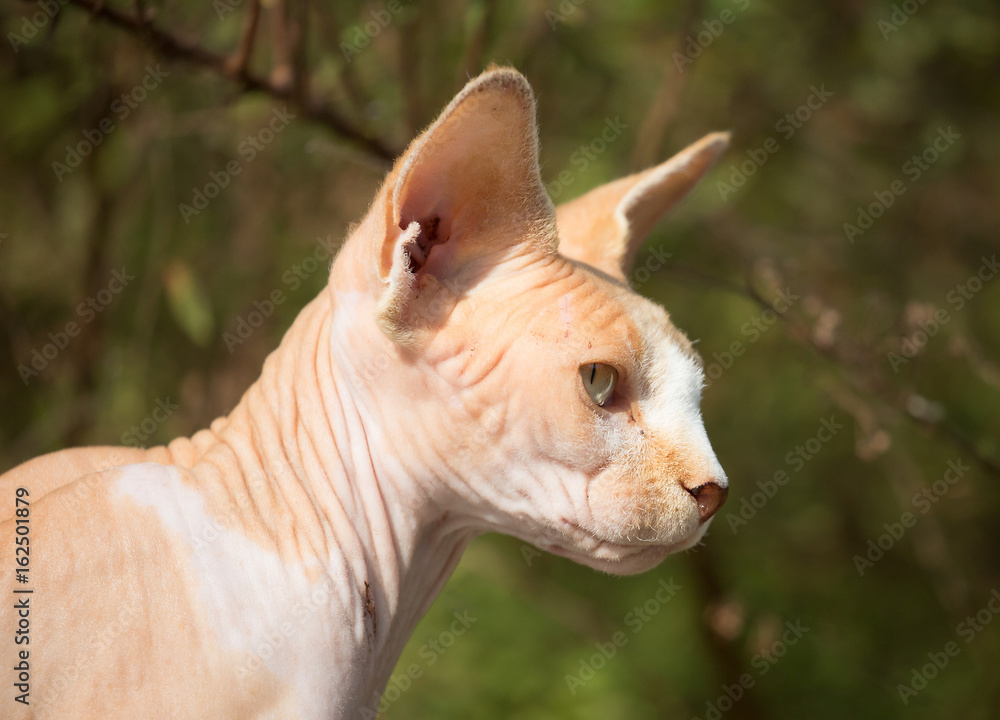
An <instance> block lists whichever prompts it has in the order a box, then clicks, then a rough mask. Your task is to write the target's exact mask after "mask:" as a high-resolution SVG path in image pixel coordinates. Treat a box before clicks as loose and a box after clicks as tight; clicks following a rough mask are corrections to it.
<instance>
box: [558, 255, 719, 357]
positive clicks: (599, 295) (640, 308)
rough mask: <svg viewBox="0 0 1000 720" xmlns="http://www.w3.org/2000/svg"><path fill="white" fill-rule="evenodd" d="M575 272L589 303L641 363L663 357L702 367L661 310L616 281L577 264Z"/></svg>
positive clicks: (688, 341) (665, 312)
mask: <svg viewBox="0 0 1000 720" xmlns="http://www.w3.org/2000/svg"><path fill="white" fill-rule="evenodd" d="M574 271H575V273H579V274H581V275H582V276H584V277H586V281H585V282H586V285H587V286H588V291H589V292H588V294H589V295H590V298H589V300H590V303H591V304H592V305H594V306H596V307H598V308H600V311H601V312H600V314H601V315H605V316H606V317H608V319H609V320H612V319H613V320H612V322H611V323H610V324H613V325H615V326H617V328H619V330H620V331H622V332H624V333H625V334H626V335H627V336H628V339H629V341H630V345H632V346H633V347H634V348H635V351H636V352H637V353H639V354H640V355H641V356H642V357H641V358H640V359H641V361H642V362H644V363H647V362H652V360H653V359H654V356H664V355H665V356H669V357H672V358H674V361H675V362H677V361H681V360H683V361H684V362H686V363H692V364H694V365H695V366H697V367H698V368H700V367H701V366H702V360H701V356H700V355H699V354H698V353H697V351H695V349H694V346H693V345H692V344H691V341H690V340H689V339H688V337H687V335H685V334H684V333H683V332H682V331H681V330H679V329H678V328H677V327H676V326H675V325H674V324H673V322H672V321H671V319H670V315H669V314H668V313H667V311H666V310H665V309H664V308H663V307H662V306H660V305H658V304H656V303H655V302H653V301H652V300H650V299H648V298H646V297H643V296H642V295H640V294H639V293H637V292H635V291H634V290H633V289H632V288H631V287H629V286H628V285H627V284H626V283H623V282H621V281H620V280H618V279H617V278H614V277H611V276H608V275H605V274H604V273H602V272H600V271H599V270H595V269H593V268H591V267H589V266H587V265H582V264H576V267H575V268H574ZM663 360H666V358H663Z"/></svg>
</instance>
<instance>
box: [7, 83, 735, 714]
mask: <svg viewBox="0 0 1000 720" xmlns="http://www.w3.org/2000/svg"><path fill="white" fill-rule="evenodd" d="M534 123H535V120H534V99H533V97H532V95H531V91H530V88H529V87H528V85H527V83H526V82H525V80H524V79H523V78H522V77H521V76H520V75H518V74H517V73H515V72H513V71H511V70H499V69H497V70H492V71H489V72H487V73H485V74H484V75H482V76H480V77H479V78H477V79H476V80H473V81H471V82H470V83H469V85H468V86H466V88H465V90H463V91H462V93H460V94H459V95H458V96H457V97H456V98H455V100H454V101H453V102H452V103H451V105H449V107H448V108H447V109H446V110H445V111H444V112H443V113H442V115H441V117H440V118H439V119H438V120H437V121H436V122H435V123H434V124H433V125H432V126H431V127H430V128H429V129H428V130H427V131H425V133H424V134H423V135H421V137H420V138H418V139H417V140H415V141H414V143H413V144H412V145H411V146H410V148H409V149H408V150H407V152H406V154H404V156H403V157H402V158H400V160H399V161H398V162H397V164H396V166H395V168H394V169H393V171H392V172H391V173H390V175H389V177H388V178H387V180H386V183H385V185H384V186H383V188H382V190H381V191H380V192H379V194H378V196H377V197H376V198H375V201H374V202H373V204H372V206H371V208H370V210H369V212H368V214H367V215H366V217H365V219H364V220H363V221H362V222H361V223H360V224H359V225H358V226H357V228H356V229H355V230H354V231H353V232H352V234H351V236H350V237H349V239H348V240H347V242H346V243H345V245H344V247H343V249H342V251H341V252H340V254H339V255H338V257H337V259H336V261H335V263H334V266H333V268H332V270H331V275H330V283H329V286H328V288H327V289H326V290H325V291H324V292H322V293H321V294H320V295H319V296H318V297H317V298H316V299H315V300H314V301H313V302H312V303H310V304H309V305H308V306H307V307H306V308H305V309H304V310H303V311H302V313H301V314H300V315H299V317H298V318H297V320H296V322H295V323H294V324H293V326H292V327H291V328H290V329H289V331H288V333H287V334H286V336H285V338H284V339H283V341H282V343H281V345H280V347H279V348H278V349H277V350H276V351H275V352H274V353H272V354H271V355H270V356H269V357H268V359H267V361H266V362H265V365H264V368H263V371H262V373H261V377H260V378H259V379H258V381H257V382H256V383H254V385H253V386H252V387H251V388H250V389H249V390H248V391H247V393H246V394H245V395H244V397H243V399H242V400H241V401H240V403H239V405H238V406H237V407H236V408H235V409H234V410H233V412H232V413H231V414H230V415H228V416H226V417H223V418H220V419H218V420H216V421H215V422H214V423H212V425H211V426H210V428H208V429H205V430H202V431H200V432H198V433H196V434H195V435H193V436H192V437H191V438H179V439H177V440H175V441H173V442H171V443H170V444H169V445H168V446H166V447H158V448H151V449H149V450H133V449H126V448H83V449H76V450H66V451H63V452H59V453H54V454H51V455H47V456H43V457H41V458H37V459H35V460H32V461H30V462H27V463H25V464H24V465H21V466H19V467H17V468H14V469H13V470H11V471H9V472H8V473H6V474H5V475H3V476H0V518H3V519H4V522H3V523H2V525H0V543H2V546H3V547H4V548H5V550H4V553H5V556H6V553H7V552H8V550H6V548H12V547H14V542H15V537H18V536H17V535H16V529H15V528H16V519H17V518H15V504H14V495H15V489H16V488H24V489H25V491H26V492H27V496H26V498H25V499H26V500H28V501H30V520H29V523H30V552H31V554H30V568H31V569H30V571H29V572H30V573H31V584H29V585H27V586H25V585H22V586H20V587H21V588H22V589H23V588H24V587H31V588H34V589H35V592H34V594H32V595H31V596H30V598H31V599H30V608H31V610H30V613H29V616H30V635H31V644H30V645H23V646H22V645H14V644H12V643H10V642H7V643H3V645H2V649H0V660H2V662H3V664H4V667H7V668H12V667H14V666H15V665H17V663H18V662H20V661H21V660H20V659H19V657H18V656H17V652H18V651H21V650H28V651H30V663H29V664H30V667H31V671H30V673H31V681H30V703H31V704H30V705H29V706H24V705H21V704H17V703H11V702H10V701H9V700H5V701H4V716H5V717H17V718H25V717H40V718H41V717H52V718H60V719H64V718H77V717H80V718H84V717H95V716H98V715H100V716H103V717H112V718H135V717H145V718H159V717H163V718H168V717H169V718H188V717H190V718H196V717H197V718H202V717H213V718H247V717H260V718H331V717H334V718H346V717H352V718H353V717H373V714H372V713H371V709H372V708H374V707H375V706H376V705H377V703H378V699H379V695H380V693H381V691H382V689H383V688H384V687H385V683H386V681H387V680H388V677H389V674H390V672H391V671H392V668H393V666H394V664H395V663H396V661H397V659H398V657H399V654H400V652H401V651H402V649H403V646H404V645H405V643H406V641H407V639H408V638H409V635H410V633H411V632H412V630H413V628H414V627H415V625H416V623H417V621H418V620H419V619H420V617H421V616H422V615H423V614H424V613H425V612H426V610H427V608H428V607H429V605H430V603H431V602H432V601H433V599H434V597H435V596H436V595H437V593H438V592H439V590H440V589H441V587H442V585H443V584H444V582H445V581H446V580H447V578H448V576H449V575H450V573H451V571H452V570H453V569H454V567H455V565H456V563H457V562H458V559H459V558H460V557H461V554H462V551H463V550H464V548H465V546H466V545H467V543H468V542H469V540H471V539H472V538H473V537H474V536H476V535H477V534H480V533H483V532H486V531H498V532H504V533H508V534H511V535H515V536H517V537H519V538H522V539H524V540H526V541H528V542H531V543H533V544H535V545H537V546H538V547H540V548H542V549H544V550H548V551H551V552H554V553H557V554H560V555H565V556H567V557H570V558H572V559H574V560H576V561H578V562H581V563H584V564H587V565H590V566H592V567H595V568H598V569H600V570H603V571H607V572H611V573H634V572H641V571H643V570H646V569H649V568H651V567H653V566H655V565H656V564H657V563H659V562H660V561H661V560H662V559H663V558H664V557H666V555H668V554H669V553H671V552H675V551H679V550H683V549H686V548H689V547H691V546H692V545H694V544H695V543H697V542H698V541H699V540H700V539H701V537H702V535H703V533H704V531H705V529H706V527H707V525H708V519H709V518H710V516H711V514H712V513H713V512H714V511H715V510H716V509H718V506H719V505H720V504H721V502H722V501H723V500H724V499H725V492H726V488H727V481H726V477H725V474H724V473H723V471H722V469H721V467H720V466H719V464H718V462H717V460H716V458H715V455H714V453H713V451H712V449H711V446H710V445H709V442H708V439H707V436H706V434H705V430H704V426H703V424H702V420H701V416H700V413H699V408H698V406H699V398H700V392H701V384H702V372H701V363H700V360H699V359H698V357H697V355H696V354H695V353H694V351H693V350H692V348H691V345H690V343H689V342H688V341H687V339H686V338H685V337H684V335H683V334H682V333H681V332H680V331H678V330H677V329H676V328H674V327H673V325H672V324H671V323H670V320H669V318H668V316H667V314H666V313H665V312H664V311H663V310H662V309H661V308H660V307H658V306H656V305H655V304H653V303H651V302H649V301H648V300H646V299H644V298H642V297H640V296H639V295H637V294H636V293H634V292H633V291H632V290H630V289H629V287H628V285H627V283H626V282H624V278H625V274H626V273H627V271H628V269H629V265H630V263H631V259H632V257H633V256H634V254H635V252H636V249H637V248H638V246H639V244H641V242H642V240H643V239H644V237H645V235H646V233H647V232H648V231H649V229H650V228H651V227H652V225H653V224H654V223H655V222H656V220H657V219H658V218H659V217H660V216H661V215H662V214H663V213H664V212H665V211H666V210H667V209H669V207H670V206H672V205H673V204H674V203H675V202H677V201H678V200H679V199H680V198H681V197H683V195H684V194H685V193H686V192H687V191H688V190H690V188H691V187H692V186H693V184H694V183H695V182H696V181H697V180H698V179H699V178H700V177H701V175H702V174H703V173H704V172H705V171H706V170H707V168H708V167H709V166H710V165H711V163H712V161H713V160H714V159H715V158H716V157H717V156H718V154H719V153H720V152H721V151H722V149H723V148H724V146H725V137H724V136H720V135H711V136H708V137H707V138H705V139H703V140H702V141H700V142H699V143H696V144H695V145H693V146H691V147H690V148H688V149H687V150H685V151H684V152H682V153H681V154H680V155H678V156H677V157H675V158H673V159H671V160H669V161H667V162H666V163H664V164H663V165H660V166H658V167H656V168H653V169H651V170H649V171H646V172H644V173H640V174H638V175H634V176H631V177H629V178H623V179H622V180H619V181H617V182H615V183H611V184H609V185H607V186H603V187H601V188H598V189H596V190H594V191H592V192H591V193H588V194H587V195H585V196H584V197H582V198H580V199H578V200H576V201H574V202H573V203H570V204H568V205H566V206H564V207H561V208H560V209H559V213H558V216H557V214H556V211H555V210H554V208H553V207H552V205H551V203H550V202H549V200H548V198H547V197H546V195H545V193H544V189H543V186H542V183H541V180H540V176H539V169H538V156H537V139H536V129H535V124H534ZM591 363H603V364H606V365H610V366H612V367H613V368H615V369H616V370H617V373H618V382H617V385H616V387H615V391H614V394H613V396H612V398H611V399H610V401H609V402H607V403H606V404H605V405H604V406H599V405H597V404H596V403H595V402H594V400H593V399H592V398H591V396H590V395H589V394H588V392H587V389H586V388H585V386H584V384H583V381H582V380H581V373H580V367H581V366H584V365H589V364H591ZM706 488H707V490H706ZM22 515H23V513H22ZM22 524H24V523H22ZM3 582H4V588H3V592H4V593H5V596H6V597H8V598H10V597H13V595H11V591H12V589H13V588H12V587H9V585H10V584H11V583H12V582H13V574H12V573H8V574H5V576H4V581H3ZM10 605H11V604H10V603H6V604H5V606H4V608H3V611H2V622H3V626H4V627H6V628H12V627H17V624H18V616H17V615H16V614H15V612H16V611H13V610H12V608H11V607H10ZM22 615H23V613H22ZM8 692H9V689H8ZM8 708H11V709H12V710H13V713H12V714H11V713H8Z"/></svg>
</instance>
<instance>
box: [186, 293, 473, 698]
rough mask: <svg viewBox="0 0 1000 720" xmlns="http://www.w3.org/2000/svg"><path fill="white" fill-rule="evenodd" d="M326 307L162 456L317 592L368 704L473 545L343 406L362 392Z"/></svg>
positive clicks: (312, 309) (355, 411) (304, 319)
mask: <svg viewBox="0 0 1000 720" xmlns="http://www.w3.org/2000/svg"><path fill="white" fill-rule="evenodd" d="M335 303H336V301H335V299H334V295H333V293H332V292H330V291H329V290H325V291H324V292H322V293H320V295H319V296H318V297H317V298H315V299H314V300H313V301H312V302H311V303H310V304H309V305H308V306H307V307H306V308H304V309H303V310H302V312H301V313H300V314H299V316H298V317H297V318H296V320H295V322H294V324H293V325H292V327H291V328H290V329H289V331H288V332H287V334H286V335H285V337H284V338H283V340H282V342H281V345H280V346H279V347H278V349H277V350H275V351H274V352H273V353H272V354H271V355H270V356H269V357H268V358H267V360H266V361H265V363H264V367H263V370H262V372H261V376H260V378H259V379H258V380H257V381H256V382H255V383H254V384H253V385H252V386H251V387H250V388H249V390H247V392H246V393H245V394H244V396H243V398H242V399H241V400H240V402H239V404H238V405H237V407H236V408H235V409H234V410H233V412H232V413H230V414H229V415H228V416H226V417H223V418H220V419H218V420H216V421H215V422H213V423H212V425H211V428H210V429H209V430H205V431H202V432H200V433H198V434H196V435H195V436H193V437H192V438H191V439H190V440H189V441H184V442H178V443H176V444H172V445H171V448H170V450H171V452H172V454H173V455H174V456H175V458H177V459H178V460H180V461H181V462H182V463H183V461H184V460H185V456H187V457H186V459H187V460H188V461H190V464H191V465H194V466H195V470H196V472H197V473H198V474H199V476H200V477H203V478H208V480H209V483H210V484H213V485H214V486H215V487H218V488H221V489H220V490H219V491H218V492H220V493H229V494H231V495H232V496H235V497H237V498H238V499H237V501H236V504H237V505H239V506H241V507H245V508H250V509H251V511H250V513H249V514H250V515H251V517H250V518H246V519H242V518H241V522H243V523H253V524H256V525H258V526H260V529H262V530H263V532H262V533H255V535H256V536H258V537H260V536H263V537H267V538H268V542H269V543H272V547H271V548H268V549H272V550H274V551H275V552H277V553H278V554H279V556H281V557H282V559H283V560H284V561H286V562H289V563H301V564H302V566H303V567H305V568H307V569H312V572H317V571H318V572H320V573H321V574H322V575H323V576H325V578H327V579H328V580H329V583H330V586H331V587H332V588H334V589H335V591H336V593H337V594H339V596H340V603H341V605H342V608H337V607H334V608H332V609H331V611H332V612H334V613H338V612H341V611H343V612H344V613H345V614H346V617H345V618H331V622H332V623H333V624H337V623H341V622H346V624H347V625H348V627H349V628H350V632H351V636H352V638H353V640H354V642H355V643H356V644H357V646H358V647H359V648H360V653H361V656H360V657H359V658H358V659H360V660H363V661H365V662H366V665H367V667H369V668H370V669H371V670H372V671H373V672H370V673H366V676H367V678H368V681H367V682H366V685H367V686H366V687H364V688H359V689H360V690H361V691H362V692H363V693H364V694H363V696H362V697H361V698H360V700H361V702H362V703H363V704H364V705H365V706H367V705H371V704H372V703H373V702H374V703H377V702H378V694H379V693H381V690H382V688H383V687H384V685H385V682H386V681H387V680H388V677H389V674H390V673H391V671H392V668H393V667H394V666H395V664H396V662H397V660H398V658H399V655H400V653H401V652H402V650H403V647H404V646H405V644H406V641H407V640H408V638H409V636H410V634H411V633H412V631H413V629H414V628H415V626H416V624H417V622H418V621H419V619H420V618H421V617H422V616H423V615H424V613H425V612H426V610H427V608H428V607H429V606H430V604H431V603H432V602H433V600H434V598H435V597H436V595H437V594H438V592H439V591H440V589H441V588H442V587H443V585H444V583H445V582H446V581H447V579H448V577H449V576H450V575H451V572H452V571H453V570H454V567H455V565H456V564H457V563H458V560H459V558H460V557H461V554H462V551H463V550H464V548H465V546H466V544H467V543H468V541H469V540H470V539H471V537H472V534H473V533H472V532H471V531H470V530H468V529H467V528H466V527H464V526H462V525H461V524H460V523H459V522H458V521H457V519H456V518H455V517H453V516H452V515H450V514H449V512H448V507H447V505H448V503H447V501H446V499H444V498H442V497H440V496H439V495H438V494H436V493H435V492H434V487H433V479H432V478H426V477H417V476H415V473H414V472H413V469H412V466H408V465H407V464H406V463H399V462H397V461H396V459H395V456H394V451H395V450H396V449H397V448H394V447H391V446H386V444H385V438H384V434H383V433H382V432H381V431H380V429H379V428H378V427H373V423H377V422H378V418H377V417H374V416H372V415H371V414H370V413H368V412H366V409H365V407H364V405H363V404H362V403H358V402H356V398H355V394H356V393H357V392H358V391H359V390H360V391H362V392H371V391H372V387H370V386H366V385H365V384H364V383H365V377H364V374H363V373H361V374H359V370H358V367H357V362H355V360H354V358H356V357H357V353H358V351H359V350H361V349H362V348H360V347H357V345H358V344H359V343H360V339H359V338H356V337H351V336H350V334H349V333H346V334H345V333H344V332H342V331H343V328H345V327H346V325H349V324H350V323H347V324H345V323H344V322H341V320H340V317H339V316H340V315H342V314H344V313H349V312H350V311H351V308H338V307H335ZM372 381H373V382H376V381H377V379H375V378H373V379H372ZM359 383H360V384H359ZM400 411H401V412H405V409H403V408H400ZM241 515H242V513H241ZM343 671H344V672H347V669H344V670H343Z"/></svg>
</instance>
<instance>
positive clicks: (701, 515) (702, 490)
mask: <svg viewBox="0 0 1000 720" xmlns="http://www.w3.org/2000/svg"><path fill="white" fill-rule="evenodd" d="M688 492H689V493H691V495H692V496H694V499H695V500H697V501H698V521H699V522H705V521H706V520H708V519H709V518H710V517H712V516H713V515H715V513H716V512H718V510H719V508H720V507H722V503H724V502H726V498H727V497H728V496H729V488H724V487H722V486H721V485H718V484H716V483H714V482H707V483H705V484H704V485H699V486H698V487H696V488H689V489H688Z"/></svg>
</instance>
